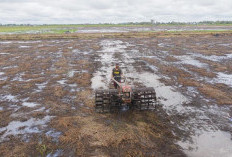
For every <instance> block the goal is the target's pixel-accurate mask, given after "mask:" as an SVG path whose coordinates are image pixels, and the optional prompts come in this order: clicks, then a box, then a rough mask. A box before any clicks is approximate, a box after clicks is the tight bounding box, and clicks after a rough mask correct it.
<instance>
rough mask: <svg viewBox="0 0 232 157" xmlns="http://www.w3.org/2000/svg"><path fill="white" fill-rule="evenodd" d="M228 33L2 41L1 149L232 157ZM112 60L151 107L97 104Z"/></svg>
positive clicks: (27, 152)
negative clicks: (112, 108)
mask: <svg viewBox="0 0 232 157" xmlns="http://www.w3.org/2000/svg"><path fill="white" fill-rule="evenodd" d="M231 38H232V37H231V36H229V35H228V36H227V35H223V36H214V35H199V36H198V37H195V36H194V37H191V36H162V37H161V36H160V37H152V38H151V37H143V38H106V37H101V38H94V39H66V40H65V39H62V40H61V39H60V40H58V39H57V40H35V41H31V40H30V41H0V104H1V105H0V120H1V123H0V143H1V146H0V155H1V156H28V155H32V156H34V155H35V156H161V157H162V156H225V157H229V156H230V155H231V154H232V141H231V134H232V96H231V95H232V88H231V87H232V82H231V78H232V77H231V76H232V71H231V61H232V59H231V58H232V51H231V47H232V45H231V43H230V41H231V40H232V39H231ZM115 63H120V66H121V68H122V70H123V73H124V75H125V76H126V77H128V80H129V83H130V84H131V85H132V86H135V87H138V88H139V87H154V88H155V90H156V93H157V97H158V101H159V105H158V106H157V108H156V109H155V110H149V111H142V112H140V111H122V112H119V113H106V114H99V113H96V112H95V110H94V91H95V90H96V89H107V88H109V83H110V75H111V70H112V68H113V67H114V65H115ZM216 148H218V149H220V151H218V149H216Z"/></svg>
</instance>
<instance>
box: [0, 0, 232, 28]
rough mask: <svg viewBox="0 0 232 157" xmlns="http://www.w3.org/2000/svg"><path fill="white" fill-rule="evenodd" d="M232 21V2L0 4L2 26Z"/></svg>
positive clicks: (36, 0) (15, 0)
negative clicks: (152, 21) (151, 21)
mask: <svg viewBox="0 0 232 157" xmlns="http://www.w3.org/2000/svg"><path fill="white" fill-rule="evenodd" d="M151 19H153V20H154V21H158V22H171V21H175V22H199V21H217V20H220V21H222V20H226V21H232V0H0V23H1V24H82V23H123V22H148V21H150V20H151Z"/></svg>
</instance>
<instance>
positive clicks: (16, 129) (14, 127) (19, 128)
mask: <svg viewBox="0 0 232 157" xmlns="http://www.w3.org/2000/svg"><path fill="white" fill-rule="evenodd" d="M51 118H52V117H51V116H45V117H44V118H43V119H35V118H31V119H29V120H27V121H24V122H21V121H12V122H10V123H9V124H8V125H7V126H6V127H3V128H0V133H1V134H2V135H1V137H0V138H1V141H3V140H4V139H5V138H6V137H7V136H9V135H25V134H31V133H39V132H41V128H44V127H46V123H48V122H49V121H50V119H51Z"/></svg>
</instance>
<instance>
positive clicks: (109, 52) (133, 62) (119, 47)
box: [92, 40, 232, 156]
mask: <svg viewBox="0 0 232 157" xmlns="http://www.w3.org/2000/svg"><path fill="white" fill-rule="evenodd" d="M101 46H102V50H101V51H99V52H98V53H99V56H100V59H98V60H97V61H99V62H102V67H101V68H100V69H99V70H98V71H97V72H96V73H95V74H94V77H93V78H92V88H93V89H98V88H103V89H107V88H108V84H109V80H110V75H111V74H110V72H111V70H112V68H113V66H114V64H115V63H116V62H118V63H120V65H121V67H122V70H123V72H124V74H125V76H126V77H128V79H129V82H130V83H131V84H132V85H136V86H137V87H141V86H146V87H154V88H155V90H156V92H157V96H158V99H159V101H160V103H161V104H162V105H163V108H164V109H165V110H166V112H167V113H168V114H169V116H170V117H171V119H172V120H171V122H172V123H173V124H175V125H176V126H177V127H178V128H179V129H180V130H182V131H181V132H179V130H178V131H177V132H175V131H174V134H176V135H177V136H179V137H181V139H182V140H181V141H179V142H178V144H179V145H180V146H182V148H184V149H185V152H186V153H187V154H188V155H189V156H202V155H203V156H206V155H208V154H209V156H210V155H212V154H218V155H224V156H228V154H231V153H232V149H231V148H232V142H231V141H230V135H229V134H228V133H226V132H223V131H220V128H219V127H218V125H217V123H215V122H214V121H213V120H212V119H211V116H212V115H218V117H221V115H219V114H222V115H224V114H226V113H224V110H223V109H219V108H218V107H216V106H212V107H210V108H208V107H207V106H205V105H203V106H202V107H199V106H195V104H194V103H196V102H195V100H194V99H193V98H192V97H190V96H189V95H187V94H185V95H183V94H181V93H180V92H178V91H177V89H176V88H175V87H171V86H165V85H164V84H163V83H161V82H160V81H159V79H161V78H162V75H161V76H158V75H156V74H155V72H157V73H158V70H157V67H155V66H153V65H150V64H149V63H146V62H145V61H143V60H141V59H140V58H141V57H144V56H143V54H142V53H141V52H139V51H137V46H136V45H133V44H130V43H128V42H124V41H122V40H102V41H101ZM145 57H146V56H145ZM161 60H162V59H161ZM94 84H95V85H94ZM96 84H97V85H96ZM196 94H199V93H196ZM197 103H200V102H197ZM218 109H219V114H218V113H215V112H216V111H217V110H218ZM220 119H221V122H224V123H227V122H226V121H225V120H224V119H223V118H220ZM225 125H226V124H225ZM228 125H229V124H228ZM213 137H215V138H213ZM202 139H204V140H202ZM206 141H211V142H212V143H215V144H213V145H212V144H207V143H206ZM207 145H208V146H207ZM216 148H220V149H221V150H222V151H223V152H217V151H216V150H217V149H216ZM209 151H210V153H209Z"/></svg>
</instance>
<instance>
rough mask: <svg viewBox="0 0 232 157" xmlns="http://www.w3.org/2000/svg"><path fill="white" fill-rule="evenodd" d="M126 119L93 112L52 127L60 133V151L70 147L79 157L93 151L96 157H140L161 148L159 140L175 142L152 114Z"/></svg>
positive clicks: (58, 122)
mask: <svg viewBox="0 0 232 157" xmlns="http://www.w3.org/2000/svg"><path fill="white" fill-rule="evenodd" d="M130 116H131V117H129V118H128V117H122V119H117V117H115V116H112V115H111V116H108V115H98V114H94V113H93V114H92V116H84V117H83V116H73V117H62V118H61V117H60V118H58V119H57V120H56V121H55V122H54V124H53V126H54V127H55V128H58V129H61V130H62V131H63V132H64V135H62V136H61V137H60V141H61V142H62V144H63V147H64V149H65V150H66V149H70V147H71V148H72V149H71V150H75V154H76V155H80V156H83V155H84V156H85V155H87V156H88V155H91V154H92V155H93V154H94V153H96V152H95V151H94V150H96V148H98V149H97V150H98V155H99V156H101V155H103V156H110V155H112V154H113V153H115V152H118V153H120V155H123V156H126V155H129V156H131V155H132V156H133V154H136V155H138V154H140V155H142V154H146V151H147V150H153V152H157V151H158V150H159V149H162V148H160V146H161V145H162V144H161V143H162V142H163V141H166V142H167V141H168V139H175V137H174V136H173V135H172V133H171V132H170V131H168V130H167V126H166V125H165V124H163V123H162V122H161V121H159V120H158V117H157V116H156V115H155V114H154V113H153V112H148V113H144V114H142V113H139V114H138V113H131V114H130ZM132 117H134V118H133V121H131V120H132V119H130V118H132ZM164 130H165V131H164ZM154 141H156V142H154ZM135 149H136V150H135ZM176 149H177V148H176ZM110 150H111V151H110Z"/></svg>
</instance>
